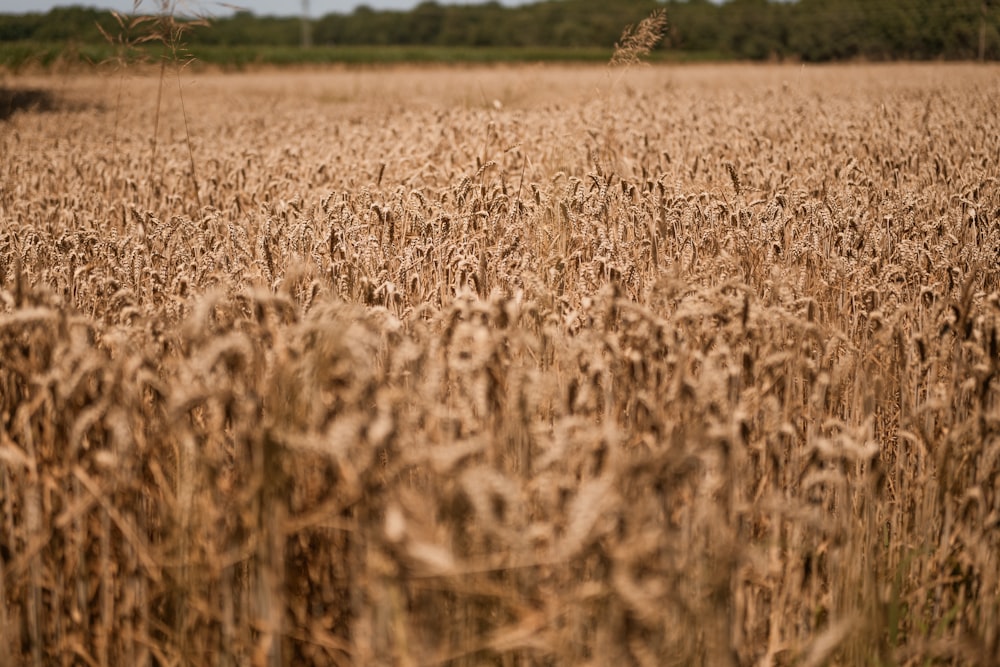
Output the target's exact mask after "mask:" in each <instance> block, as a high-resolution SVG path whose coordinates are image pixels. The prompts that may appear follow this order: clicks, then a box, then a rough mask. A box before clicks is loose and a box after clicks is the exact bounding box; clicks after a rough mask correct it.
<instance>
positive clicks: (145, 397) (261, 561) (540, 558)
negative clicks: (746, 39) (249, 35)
mask: <svg viewBox="0 0 1000 667" xmlns="http://www.w3.org/2000/svg"><path fill="white" fill-rule="evenodd" d="M162 83H163V87H162V94H161V93H160V79H159V78H158V76H156V74H155V73H154V74H147V75H143V74H141V73H137V72H128V73H126V75H125V76H124V77H120V76H119V75H117V74H114V73H107V74H103V75H96V74H73V75H68V74H67V75H49V76H42V77H36V78H25V77H20V78H14V77H12V76H9V75H8V76H7V77H5V78H4V79H2V80H0V84H6V85H7V86H8V87H27V88H34V89H46V90H49V91H51V92H52V94H53V97H52V99H51V104H48V105H47V106H49V107H51V108H49V109H47V110H39V109H24V110H20V111H15V112H14V113H13V114H12V115H10V117H9V118H7V119H6V120H0V154H2V156H3V159H2V160H0V646H2V647H7V648H6V649H5V650H6V653H5V654H4V655H3V656H2V657H0V663H4V664H7V663H8V662H10V663H12V664H27V665H60V664H61V665H101V666H103V665H244V664H255V665H268V666H270V665H278V664H289V665H293V664H294V665H298V664H316V665H328V664H329V665H406V666H414V667H416V666H420V665H502V666H505V667H508V666H513V665H585V664H589V665H595V666H603V665H623V666H624V665H633V664H634V665H642V666H646V665H668V664H678V665H691V664H705V665H793V664H794V665H822V664H837V665H925V664H956V665H957V664H962V665H976V664H978V665H995V664H1000V631H998V628H1000V349H998V348H1000V342H998V339H1000V331H998V329H1000V182H998V178H1000V114H998V113H997V109H998V108H1000V69H998V68H997V67H994V66H985V67H983V66H972V65H942V64H928V65H919V66H918V65H882V66H874V65H853V66H836V67H801V66H737V65H729V66H691V67H683V68H677V67H648V68H641V67H639V68H633V69H630V70H621V69H613V70H612V69H609V68H599V67H591V68H581V67H555V66H545V67H543V66H537V67H517V68H510V67H495V68H453V69H449V68H439V69H416V68H400V69H341V70H330V71H293V72H288V71H273V72H258V73H252V74H213V73H207V72H201V73H187V72H183V73H181V74H180V75H179V76H176V75H175V74H173V73H170V72H169V71H168V76H167V77H166V78H165V79H164V80H163V82H162Z"/></svg>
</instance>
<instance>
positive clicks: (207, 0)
mask: <svg viewBox="0 0 1000 667" xmlns="http://www.w3.org/2000/svg"><path fill="white" fill-rule="evenodd" d="M437 1H438V2H439V3H441V4H444V3H449V4H479V3H480V2H483V1H484V0H478V2H477V0H437ZM501 1H502V4H505V5H521V4H525V2H528V1H529V0H501ZM133 4H134V3H133V0H75V1H74V0H69V1H68V2H63V1H60V0H0V14H23V13H25V12H47V11H49V10H50V9H52V8H53V7H57V6H65V5H82V6H85V7H99V8H101V9H117V10H118V11H120V12H126V13H127V12H131V11H132V7H133ZM159 4H160V1H159V0H143V2H142V3H141V4H140V6H139V7H140V9H144V10H146V11H152V10H154V9H155V8H157V7H158V6H159ZM175 4H176V6H177V9H178V12H179V13H185V14H188V13H197V14H208V15H209V16H225V15H227V14H230V13H232V11H233V10H232V7H234V6H235V7H240V8H243V9H248V10H250V11H252V12H253V13H254V14H258V15H265V14H296V15H297V14H298V13H299V12H300V11H301V8H302V2H301V0H229V1H228V2H223V1H219V0H176V3H175ZM418 4H420V0H309V13H310V15H311V16H323V15H324V14H329V13H331V12H340V13H348V12H350V11H352V10H353V9H354V8H355V7H357V6H358V5H368V6H369V7H373V8H375V9H411V8H413V7H415V6H416V5H418Z"/></svg>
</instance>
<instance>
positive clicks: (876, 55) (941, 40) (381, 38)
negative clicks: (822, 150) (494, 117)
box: [0, 0, 1000, 62]
mask: <svg viewBox="0 0 1000 667" xmlns="http://www.w3.org/2000/svg"><path fill="white" fill-rule="evenodd" d="M997 4H998V0H797V1H787V0H786V1H777V0H729V1H728V2H723V3H721V4H716V3H714V2H710V1H709V0H667V1H663V2H658V1H656V0H616V1H615V2H609V1H608V0H541V1H539V2H534V3H531V4H526V5H520V6H516V7H506V6H503V5H501V4H499V3H497V2H490V3H486V4H477V5H446V4H438V3H437V2H433V1H431V2H423V3H421V4H420V5H418V6H417V7H415V8H414V9H412V10H409V11H391V10H375V9H372V8H370V7H366V6H362V7H359V8H357V9H355V10H354V11H353V12H351V13H349V14H342V13H331V14H326V15H324V16H321V17H318V18H312V19H311V20H310V21H309V22H308V23H307V24H306V31H305V33H304V31H303V24H302V21H301V20H300V19H299V18H295V17H274V16H257V15H254V14H252V13H250V12H245V11H243V12H237V13H235V14H233V15H231V16H226V17H215V18H212V17H209V22H210V26H209V27H207V28H205V27H199V28H198V29H195V30H191V31H190V32H188V33H187V34H186V35H185V36H184V40H185V43H186V44H187V46H188V48H189V49H190V50H191V52H192V53H193V54H194V55H197V47H198V46H199V45H205V46H213V47H226V46H232V47H253V46H261V47H263V46H295V45H298V44H300V43H302V41H303V38H304V35H308V40H307V41H308V43H310V44H312V45H314V46H315V47H326V46H353V45H374V46H382V45H385V46H388V45H423V46H442V47H448V46H455V47H459V46H460V47H477V46H490V47H510V48H516V47H549V48H551V47H577V48H580V47H600V48H608V49H610V48H612V47H613V46H614V44H615V42H616V40H617V39H618V38H619V36H620V35H621V32H622V29H623V28H624V27H625V26H626V25H630V24H635V23H636V22H638V21H640V20H641V19H642V18H644V17H645V16H647V15H649V13H650V12H651V11H653V10H654V9H658V8H663V9H665V10H666V12H667V19H668V22H669V24H668V28H667V34H666V35H665V38H664V40H663V42H662V43H661V44H660V46H659V47H658V48H659V49H660V50H667V51H672V52H679V53H682V54H688V55H689V56H691V57H695V58H719V59H745V60H768V59H782V60H786V59H791V60H803V61H809V62H821V61H831V60H849V59H868V60H896V59H916V60H926V59H937V58H943V59H967V60H973V59H977V58H985V59H988V60H997V59H1000V8H998V7H997ZM97 26H101V28H102V29H103V32H104V33H105V34H102V30H100V29H98V27H97ZM140 28H141V26H140ZM121 32H122V26H121V25H119V24H118V23H117V22H116V21H115V20H114V18H113V17H111V15H110V13H109V12H102V11H99V10H95V9H89V8H84V7H68V8H56V9H53V10H51V11H49V12H48V13H45V14H40V13H32V14H20V15H10V14H5V15H0V41H3V42H28V41H33V42H60V41H62V42H74V43H93V42H98V41H102V40H106V39H107V36H108V35H120V34H121Z"/></svg>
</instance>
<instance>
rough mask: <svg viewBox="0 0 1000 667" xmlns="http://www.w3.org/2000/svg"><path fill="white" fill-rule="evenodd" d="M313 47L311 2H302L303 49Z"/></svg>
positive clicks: (306, 0)
mask: <svg viewBox="0 0 1000 667" xmlns="http://www.w3.org/2000/svg"><path fill="white" fill-rule="evenodd" d="M310 46H312V26H311V25H310V24H309V0H302V48H303V49H308V48H309V47H310Z"/></svg>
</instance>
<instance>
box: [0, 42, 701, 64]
mask: <svg viewBox="0 0 1000 667" xmlns="http://www.w3.org/2000/svg"><path fill="white" fill-rule="evenodd" d="M189 52H190V55H191V56H193V57H194V58H195V59H196V60H197V61H198V62H201V63H205V64H210V65H219V66H222V67H233V68H243V67H249V66H254V65H279V66H284V65H309V64H338V63H339V64H349V65H378V64H397V63H519V62H580V63H588V62H589V63H605V62H607V61H608V59H609V58H610V57H611V50H610V49H600V48H559V47H555V48H532V47H528V48H512V47H475V48H473V47H448V46H317V47H313V48H309V49H302V48H299V47H289V46H261V47H245V46H196V47H192V48H191V49H190V50H189ZM161 53H162V49H158V48H157V47H155V46H147V47H146V48H145V49H144V50H143V51H142V52H141V53H134V54H132V56H131V59H132V60H142V59H156V58H158V57H159V56H160V55H161ZM115 56H116V53H115V50H114V48H113V47H112V46H110V45H105V44H74V43H56V42H5V43H0V66H3V67H5V68H7V69H13V70H18V69H22V68H25V67H32V66H35V67H38V66H40V67H43V68H46V69H48V68H52V67H57V66H66V65H80V64H83V65H96V64H99V63H102V62H107V61H110V60H112V59H114V58H115ZM719 59H720V56H719V55H718V54H715V53H700V52H698V53H695V52H670V53H666V52H654V53H652V54H651V55H650V57H649V60H651V61H654V62H682V61H708V60H719Z"/></svg>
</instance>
